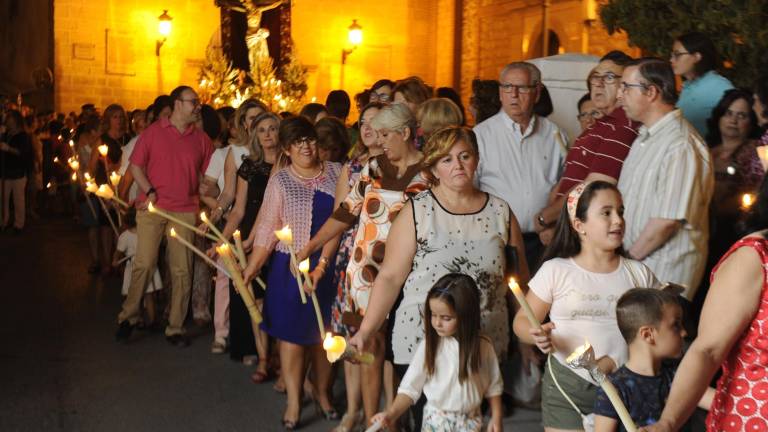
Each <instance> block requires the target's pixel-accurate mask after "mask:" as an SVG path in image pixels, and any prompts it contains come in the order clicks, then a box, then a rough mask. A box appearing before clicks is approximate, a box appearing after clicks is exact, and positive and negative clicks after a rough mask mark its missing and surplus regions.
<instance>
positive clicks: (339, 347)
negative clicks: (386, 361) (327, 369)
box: [323, 333, 373, 364]
mask: <svg viewBox="0 0 768 432" xmlns="http://www.w3.org/2000/svg"><path fill="white" fill-rule="evenodd" d="M323 349H324V350H325V355H326V357H327V358H328V361H329V362H330V363H335V362H336V361H338V360H341V359H347V358H350V359H354V360H355V361H357V362H360V363H365V364H371V363H373V354H371V353H366V352H363V353H361V352H357V351H356V350H355V349H354V348H352V347H350V346H348V345H347V341H346V339H344V338H343V337H341V336H333V335H331V334H330V333H326V334H325V339H323Z"/></svg>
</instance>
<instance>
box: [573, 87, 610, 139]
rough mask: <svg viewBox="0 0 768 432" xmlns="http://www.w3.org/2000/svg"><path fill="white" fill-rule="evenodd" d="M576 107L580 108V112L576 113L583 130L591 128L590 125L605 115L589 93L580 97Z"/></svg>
mask: <svg viewBox="0 0 768 432" xmlns="http://www.w3.org/2000/svg"><path fill="white" fill-rule="evenodd" d="M576 107H577V109H578V110H579V114H577V115H576V119H577V120H578V121H579V125H581V131H582V132H584V131H585V130H587V129H589V128H590V126H592V125H593V124H595V121H597V119H599V118H600V117H602V116H603V113H601V112H600V111H599V110H598V109H597V107H596V106H595V103H594V102H592V99H591V98H590V97H589V93H586V94H585V95H584V96H582V97H581V99H579V102H578V104H577V105H576Z"/></svg>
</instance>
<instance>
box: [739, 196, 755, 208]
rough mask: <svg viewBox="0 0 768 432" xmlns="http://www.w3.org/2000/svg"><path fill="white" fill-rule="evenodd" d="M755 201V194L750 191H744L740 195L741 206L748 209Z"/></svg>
mask: <svg viewBox="0 0 768 432" xmlns="http://www.w3.org/2000/svg"><path fill="white" fill-rule="evenodd" d="M754 203H755V196H754V195H752V194H751V193H745V194H744V195H742V196H741V208H743V209H744V210H749V209H750V208H751V207H752V205H753V204H754Z"/></svg>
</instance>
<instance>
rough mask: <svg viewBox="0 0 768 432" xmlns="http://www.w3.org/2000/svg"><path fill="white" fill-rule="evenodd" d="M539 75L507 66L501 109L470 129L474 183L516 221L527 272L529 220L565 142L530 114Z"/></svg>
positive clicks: (532, 238) (541, 202) (538, 248)
mask: <svg viewBox="0 0 768 432" xmlns="http://www.w3.org/2000/svg"><path fill="white" fill-rule="evenodd" d="M540 90H541V72H540V71H539V69H538V68H537V67H536V66H534V65H533V64H530V63H526V62H516V63H510V64H508V65H507V66H505V67H504V69H503V70H502V71H501V74H500V76H499V97H500V99H501V111H499V113H498V114H496V115H494V116H493V117H490V118H489V119H487V120H485V121H484V122H482V123H480V124H479V125H477V126H475V128H474V131H475V134H476V135H477V141H478V147H479V150H480V164H479V166H478V168H477V174H476V177H475V178H476V181H477V184H478V186H479V187H480V189H482V190H483V191H486V192H489V193H491V194H494V195H496V196H498V197H500V198H502V199H504V200H505V201H506V202H507V203H508V204H509V206H510V208H511V209H512V211H513V213H514V214H515V216H516V217H517V220H518V221H519V222H520V228H521V229H522V231H523V240H524V242H525V249H526V250H525V253H526V257H527V258H528V266H529V267H530V269H531V274H533V273H534V272H535V269H536V268H537V267H538V262H539V260H540V258H541V252H542V249H543V247H542V244H541V242H540V241H539V237H538V235H537V234H536V231H535V226H536V225H535V221H534V217H535V215H536V213H537V212H538V211H539V210H540V209H542V208H544V207H546V205H547V199H548V197H549V194H550V191H551V190H552V188H553V187H554V186H555V184H556V183H557V181H558V179H559V176H560V172H561V168H562V165H563V160H564V148H563V145H564V144H563V143H566V142H568V138H567V137H566V136H565V134H564V133H563V132H562V131H561V130H560V128H559V127H558V126H557V125H556V124H554V123H553V122H551V121H549V120H547V119H546V118H544V117H539V116H536V115H534V114H533V106H534V104H535V103H536V101H537V100H538V99H539V93H540Z"/></svg>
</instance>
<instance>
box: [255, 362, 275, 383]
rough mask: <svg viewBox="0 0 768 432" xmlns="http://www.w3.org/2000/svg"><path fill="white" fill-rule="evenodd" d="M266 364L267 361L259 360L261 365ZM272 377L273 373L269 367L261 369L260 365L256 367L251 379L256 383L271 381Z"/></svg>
mask: <svg viewBox="0 0 768 432" xmlns="http://www.w3.org/2000/svg"><path fill="white" fill-rule="evenodd" d="M266 364H267V362H266V361H261V360H259V366H261V365H266ZM265 369H266V368H265ZM271 378H272V374H271V373H270V372H269V369H266V370H264V371H260V370H259V369H258V366H257V367H256V370H255V371H254V372H253V373H252V374H251V381H253V383H254V384H261V383H263V382H265V381H269V380H270V379H271Z"/></svg>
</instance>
